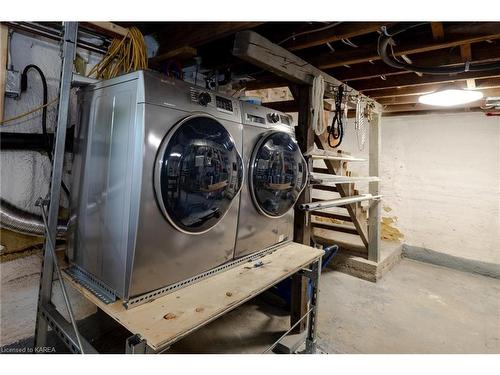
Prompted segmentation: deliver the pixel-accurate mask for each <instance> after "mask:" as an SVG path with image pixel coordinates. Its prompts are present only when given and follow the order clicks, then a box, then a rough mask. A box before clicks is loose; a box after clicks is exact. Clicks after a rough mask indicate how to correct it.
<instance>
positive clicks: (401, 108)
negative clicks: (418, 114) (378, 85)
mask: <svg viewBox="0 0 500 375" xmlns="http://www.w3.org/2000/svg"><path fill="white" fill-rule="evenodd" d="M483 103H484V100H478V101H476V102H473V103H467V104H463V105H457V106H454V107H437V106H431V105H425V104H420V103H414V104H401V105H388V106H384V112H383V113H384V115H385V114H387V113H397V112H415V111H449V110H451V109H465V108H479V107H480V106H481V105H482V104H483Z"/></svg>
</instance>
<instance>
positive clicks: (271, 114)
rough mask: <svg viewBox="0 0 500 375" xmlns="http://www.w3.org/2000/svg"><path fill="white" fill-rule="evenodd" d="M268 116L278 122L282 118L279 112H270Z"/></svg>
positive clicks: (271, 120)
mask: <svg viewBox="0 0 500 375" xmlns="http://www.w3.org/2000/svg"><path fill="white" fill-rule="evenodd" d="M267 118H268V120H269V121H270V122H272V123H276V122H278V121H279V120H280V115H279V114H277V113H269V114H268V115H267Z"/></svg>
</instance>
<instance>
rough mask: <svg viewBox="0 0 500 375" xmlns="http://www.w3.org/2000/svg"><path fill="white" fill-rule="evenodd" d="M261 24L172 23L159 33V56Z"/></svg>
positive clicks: (197, 45)
mask: <svg viewBox="0 0 500 375" xmlns="http://www.w3.org/2000/svg"><path fill="white" fill-rule="evenodd" d="M261 24H262V22H172V23H169V24H168V26H167V27H166V28H165V29H164V30H162V31H160V32H158V40H159V43H160V47H159V50H158V54H159V55H160V54H163V53H165V52H169V51H171V50H175V49H177V48H181V47H186V46H189V47H193V48H196V47H199V46H202V45H204V44H207V43H210V42H213V41H215V40H218V39H221V38H224V37H226V36H229V35H232V34H235V33H237V32H238V31H241V30H247V29H251V28H253V27H256V26H258V25H261Z"/></svg>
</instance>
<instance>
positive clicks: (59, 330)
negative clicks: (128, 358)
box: [35, 305, 97, 354]
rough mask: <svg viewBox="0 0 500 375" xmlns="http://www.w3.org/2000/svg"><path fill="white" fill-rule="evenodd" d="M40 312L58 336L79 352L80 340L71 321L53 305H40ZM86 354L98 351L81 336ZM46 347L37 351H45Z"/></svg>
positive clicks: (71, 349)
mask: <svg viewBox="0 0 500 375" xmlns="http://www.w3.org/2000/svg"><path fill="white" fill-rule="evenodd" d="M39 314H40V317H42V318H43V319H44V320H45V321H46V322H47V323H48V325H49V327H50V328H52V330H53V331H54V332H55V333H56V334H57V336H58V337H59V338H60V339H61V340H62V341H63V342H64V344H66V346H67V347H68V349H69V350H70V351H71V352H72V353H76V354H79V353H80V350H79V349H78V340H77V338H76V335H75V333H74V331H73V328H72V326H71V324H70V323H68V322H67V321H66V319H64V317H63V316H62V315H61V314H60V313H59V312H58V311H57V310H56V309H55V308H54V307H53V306H51V305H40V306H39ZM80 340H81V341H82V346H83V348H84V352H85V353H86V354H97V351H96V350H95V349H94V347H93V346H92V345H90V344H89V343H88V342H87V341H86V340H85V339H84V338H83V337H80ZM44 349H46V347H43V346H42V347H37V348H35V352H40V353H43V352H44Z"/></svg>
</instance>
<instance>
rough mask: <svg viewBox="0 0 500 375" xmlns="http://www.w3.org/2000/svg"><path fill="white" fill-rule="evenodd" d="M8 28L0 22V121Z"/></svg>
mask: <svg viewBox="0 0 500 375" xmlns="http://www.w3.org/2000/svg"><path fill="white" fill-rule="evenodd" d="M8 39H9V29H8V27H7V26H5V25H4V24H1V23H0V121H3V112H4V99H5V79H6V75H7V56H8V53H9V52H8Z"/></svg>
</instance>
